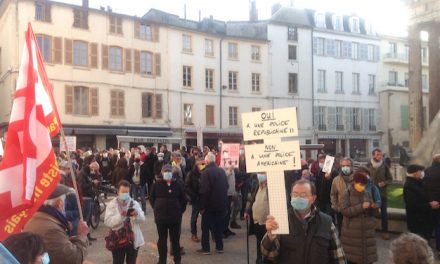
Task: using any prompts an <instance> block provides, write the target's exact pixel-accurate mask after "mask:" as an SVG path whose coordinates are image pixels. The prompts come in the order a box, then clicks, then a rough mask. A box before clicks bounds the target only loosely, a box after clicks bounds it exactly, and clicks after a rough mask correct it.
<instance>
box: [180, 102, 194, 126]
mask: <svg viewBox="0 0 440 264" xmlns="http://www.w3.org/2000/svg"><path fill="white" fill-rule="evenodd" d="M192 110H193V105H192V104H184V105H183V124H184V125H193V124H194V123H193V114H192V113H193V111H192Z"/></svg>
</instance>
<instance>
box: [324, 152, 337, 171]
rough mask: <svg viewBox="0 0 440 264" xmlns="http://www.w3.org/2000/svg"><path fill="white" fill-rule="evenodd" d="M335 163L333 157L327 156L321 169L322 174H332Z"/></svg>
mask: <svg viewBox="0 0 440 264" xmlns="http://www.w3.org/2000/svg"><path fill="white" fill-rule="evenodd" d="M334 162H335V157H332V156H330V155H327V156H326V157H325V161H324V167H322V172H325V173H327V172H332V168H333V163H334Z"/></svg>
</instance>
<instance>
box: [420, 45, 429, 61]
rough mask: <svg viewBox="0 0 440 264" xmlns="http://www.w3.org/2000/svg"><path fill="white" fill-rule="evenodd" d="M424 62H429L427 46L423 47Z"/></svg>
mask: <svg viewBox="0 0 440 264" xmlns="http://www.w3.org/2000/svg"><path fill="white" fill-rule="evenodd" d="M421 53H422V63H428V49H427V48H426V47H423V48H422V51H421Z"/></svg>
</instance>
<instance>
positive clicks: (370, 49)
mask: <svg viewBox="0 0 440 264" xmlns="http://www.w3.org/2000/svg"><path fill="white" fill-rule="evenodd" d="M367 60H369V61H374V45H371V44H368V48H367Z"/></svg>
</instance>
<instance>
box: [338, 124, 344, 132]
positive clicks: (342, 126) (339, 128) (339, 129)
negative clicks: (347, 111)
mask: <svg viewBox="0 0 440 264" xmlns="http://www.w3.org/2000/svg"><path fill="white" fill-rule="evenodd" d="M336 130H337V131H344V125H336Z"/></svg>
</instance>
